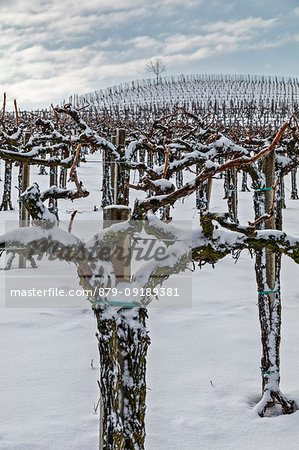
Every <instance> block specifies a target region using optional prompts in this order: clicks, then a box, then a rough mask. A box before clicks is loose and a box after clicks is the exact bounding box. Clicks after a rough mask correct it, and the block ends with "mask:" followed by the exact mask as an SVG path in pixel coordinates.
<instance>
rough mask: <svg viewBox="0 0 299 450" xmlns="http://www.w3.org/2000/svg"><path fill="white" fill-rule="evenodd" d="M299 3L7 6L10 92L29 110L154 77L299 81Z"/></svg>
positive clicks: (161, 0)
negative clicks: (162, 71)
mask: <svg viewBox="0 0 299 450" xmlns="http://www.w3.org/2000/svg"><path fill="white" fill-rule="evenodd" d="M298 24H299V4H298V0H283V1H281V0H250V1H242V0H238V1H233V0H232V1H230V0H85V1H84V0H83V1H81V0H39V1H38V0H0V86H1V92H0V94H1V95H2V93H3V92H4V91H6V92H7V95H8V98H9V101H10V103H11V102H12V100H13V98H17V101H18V105H19V107H20V108H21V109H25V108H36V107H43V106H49V104H50V103H51V102H53V103H58V102H60V101H62V100H63V99H66V100H67V99H68V97H69V95H71V94H73V93H78V94H84V93H87V92H90V91H93V90H96V89H101V88H105V87H108V86H110V85H115V84H118V83H119V82H122V81H129V80H134V79H140V78H144V77H148V76H149V74H148V73H147V72H146V71H145V64H146V62H147V61H148V60H149V59H151V58H156V57H162V58H163V59H164V60H165V61H166V62H167V63H168V68H167V72H166V75H175V74H181V73H241V74H242V73H243V74H266V75H285V76H294V77H297V76H298V72H299V71H298V61H299V58H298V53H299V51H298V50H299V49H298V44H299V27H298Z"/></svg>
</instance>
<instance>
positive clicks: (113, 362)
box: [94, 307, 150, 450]
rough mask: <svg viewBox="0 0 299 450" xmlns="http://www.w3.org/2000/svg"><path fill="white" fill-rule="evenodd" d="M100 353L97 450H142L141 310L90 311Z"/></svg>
mask: <svg viewBox="0 0 299 450" xmlns="http://www.w3.org/2000/svg"><path fill="white" fill-rule="evenodd" d="M94 312H95V315H96V318H97V324H98V331H99V333H98V335H97V337H98V347H99V353H100V394H101V421H100V422H101V430H100V450H121V449H130V450H143V449H144V448H145V447H144V445H145V409H146V405H145V397H146V378H145V375H146V355H147V350H148V346H149V342H150V340H149V337H148V333H147V330H146V317H147V312H146V309H145V308H139V307H135V308H130V309H121V310H120V311H117V310H116V309H115V308H112V307H108V308H107V309H94Z"/></svg>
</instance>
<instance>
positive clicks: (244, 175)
mask: <svg viewBox="0 0 299 450" xmlns="http://www.w3.org/2000/svg"><path fill="white" fill-rule="evenodd" d="M247 175H248V174H247V172H245V170H243V171H242V187H241V191H242V192H249V190H250V189H249V188H248V186H247Z"/></svg>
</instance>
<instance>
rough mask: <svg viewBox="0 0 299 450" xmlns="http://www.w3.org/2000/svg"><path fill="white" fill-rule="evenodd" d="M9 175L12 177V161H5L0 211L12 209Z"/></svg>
mask: <svg viewBox="0 0 299 450" xmlns="http://www.w3.org/2000/svg"><path fill="white" fill-rule="evenodd" d="M11 177H12V163H10V162H5V171H4V188H3V189H4V190H3V197H2V203H1V206H0V211H7V210H8V209H13V207H12V203H11Z"/></svg>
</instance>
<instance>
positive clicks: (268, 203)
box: [263, 151, 275, 305]
mask: <svg viewBox="0 0 299 450" xmlns="http://www.w3.org/2000/svg"><path fill="white" fill-rule="evenodd" d="M263 172H264V174H265V180H266V186H268V187H271V186H273V185H274V177H275V152H274V151H273V152H271V153H270V154H269V156H267V157H266V158H265V159H264V161H263ZM272 202H273V191H272V190H267V191H265V208H266V211H267V212H268V211H270V210H271V207H272ZM266 229H267V230H274V229H275V215H273V217H271V219H270V220H268V221H267V222H266ZM266 274H267V284H268V287H269V289H270V291H272V290H274V287H275V253H273V252H271V250H269V249H266ZM268 295H269V297H270V302H271V305H273V301H274V294H268Z"/></svg>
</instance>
